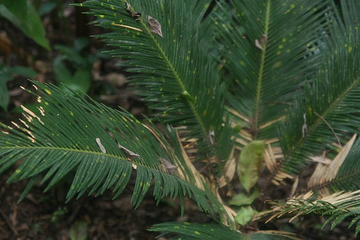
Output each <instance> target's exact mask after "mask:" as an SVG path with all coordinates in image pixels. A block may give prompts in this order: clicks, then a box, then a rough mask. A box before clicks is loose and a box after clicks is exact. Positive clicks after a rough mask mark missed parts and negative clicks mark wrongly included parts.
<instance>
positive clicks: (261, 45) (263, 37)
mask: <svg viewBox="0 0 360 240" xmlns="http://www.w3.org/2000/svg"><path fill="white" fill-rule="evenodd" d="M267 43H268V37H267V35H266V34H263V35H261V37H260V41H259V39H255V46H256V47H257V48H259V49H260V50H264V46H265V45H267Z"/></svg>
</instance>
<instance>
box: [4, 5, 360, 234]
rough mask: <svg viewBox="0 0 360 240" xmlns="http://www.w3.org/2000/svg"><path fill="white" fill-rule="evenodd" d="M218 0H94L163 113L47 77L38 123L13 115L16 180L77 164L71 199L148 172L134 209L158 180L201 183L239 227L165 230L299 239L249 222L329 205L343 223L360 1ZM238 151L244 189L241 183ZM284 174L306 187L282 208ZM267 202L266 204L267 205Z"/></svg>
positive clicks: (353, 165)
mask: <svg viewBox="0 0 360 240" xmlns="http://www.w3.org/2000/svg"><path fill="white" fill-rule="evenodd" d="M210 2H211V1H206V0H203V1H197V2H195V1H190V0H189V1H186V0H185V1H161V0H159V1H156V3H154V2H144V1H131V2H123V1H96V2H95V1H88V2H86V3H84V4H81V6H87V7H90V9H91V12H90V13H91V14H94V15H96V16H98V17H99V21H98V25H99V26H102V27H105V28H109V29H111V30H112V31H111V32H110V33H107V34H103V35H101V36H100V37H102V38H103V39H105V41H106V42H107V43H108V44H109V45H110V46H112V47H113V49H114V50H111V51H109V52H110V53H111V54H113V55H114V56H118V57H121V58H123V59H126V61H125V63H124V66H125V67H126V68H127V70H128V71H129V72H131V73H134V74H133V75H132V76H131V79H130V82H131V84H132V86H133V87H136V88H137V89H139V90H141V91H140V93H139V94H140V95H141V96H143V97H144V101H145V102H147V103H148V104H149V106H150V107H151V108H153V109H154V110H156V113H157V114H156V116H154V118H153V119H152V120H147V121H145V122H143V123H142V122H139V121H138V120H136V119H135V118H134V117H133V116H131V115H130V114H128V113H127V112H125V111H123V110H122V111H120V112H119V111H115V110H112V109H110V108H107V107H105V106H103V105H101V104H98V103H96V102H94V101H91V100H90V99H89V101H90V103H89V102H88V101H87V100H84V99H81V98H79V97H78V96H77V95H76V94H75V95H69V94H66V93H64V92H63V91H61V90H59V89H58V88H56V87H54V86H52V85H42V84H39V83H34V84H35V85H36V86H37V88H39V90H38V91H37V92H33V94H35V95H37V96H38V97H39V98H38V101H39V102H41V107H39V109H38V112H32V111H29V110H26V109H25V112H26V113H25V119H27V122H23V124H24V126H20V125H19V126H17V129H16V130H15V129H14V128H10V127H8V126H5V125H2V127H3V128H4V131H3V133H2V136H3V138H1V140H0V146H1V148H0V153H1V155H2V156H3V157H2V160H1V166H2V168H1V169H0V171H5V170H6V169H7V168H8V167H10V166H11V165H12V164H13V163H14V162H16V161H18V160H20V159H21V158H24V157H26V159H25V161H23V163H22V164H21V165H20V167H19V168H18V169H17V170H16V171H15V173H14V175H13V176H12V177H11V178H10V179H9V181H10V182H12V181H17V180H21V179H25V178H30V179H31V180H30V184H29V188H27V189H26V190H25V191H24V195H25V194H26V193H27V192H28V191H29V190H30V187H31V185H32V184H33V183H34V182H35V181H36V179H37V178H41V179H42V182H43V183H47V184H48V187H47V188H46V189H49V188H50V187H52V186H54V185H55V184H56V183H57V182H58V181H59V180H60V179H61V178H62V177H64V176H65V175H66V174H67V173H68V172H70V171H72V170H74V171H76V173H75V176H74V180H73V183H72V186H71V188H70V190H69V193H68V199H70V198H72V197H75V196H78V197H79V196H81V195H83V194H84V193H85V192H87V191H88V193H89V194H92V193H97V194H101V193H103V192H104V191H105V190H106V189H108V188H112V189H113V190H114V192H115V197H117V196H118V195H119V194H120V193H121V191H122V190H123V189H124V188H125V187H126V185H127V183H128V181H129V178H130V176H131V173H132V172H136V183H135V189H134V193H133V198H132V202H133V204H134V206H135V207H136V206H138V205H139V204H140V202H141V200H142V198H143V197H144V195H145V194H146V192H147V191H148V190H149V187H150V185H151V183H153V184H154V190H153V195H154V197H155V199H157V200H158V201H159V200H160V199H161V198H163V197H179V198H181V199H182V198H183V197H184V195H188V196H189V197H192V198H193V199H194V200H195V202H196V203H197V204H198V205H199V207H200V209H202V210H203V211H205V212H207V213H210V214H211V215H212V216H213V217H214V218H217V219H220V220H221V221H222V223H223V224H224V225H227V226H229V228H226V227H224V226H222V225H196V224H188V223H184V224H179V223H172V224H169V223H167V224H162V225H157V226H155V227H154V228H153V229H152V230H157V231H165V232H176V233H179V234H182V235H185V236H190V237H193V238H198V239H209V237H210V236H211V237H213V238H215V239H216V236H217V235H214V234H220V233H221V235H219V236H224V234H229V235H228V236H233V238H234V239H242V238H243V237H244V238H245V237H246V238H254V239H255V238H257V237H259V236H261V237H262V238H263V239H294V238H295V237H294V235H293V234H290V233H284V232H261V231H259V232H257V233H253V234H248V235H246V234H245V233H246V227H244V225H246V224H249V222H250V221H255V220H256V219H259V218H260V217H263V216H264V215H267V214H275V215H274V216H282V215H284V214H295V216H300V215H303V214H314V213H315V214H324V215H330V216H331V217H330V218H329V219H330V220H335V222H334V224H333V226H335V225H336V224H338V223H339V222H340V221H342V220H343V219H344V218H345V217H348V216H356V215H357V213H358V211H357V208H358V204H359V201H358V192H357V191H356V190H358V187H357V186H358V184H357V183H356V180H357V178H358V170H357V169H358V164H357V161H356V159H357V156H358V140H356V138H357V137H356V133H357V132H358V125H357V124H358V113H359V104H358V101H359V94H358V88H359V86H358V85H359V84H358V83H359V73H358V69H359V68H358V66H359V62H358V61H359V60H358V59H359V57H358V54H359V52H358V51H359V49H358V48H359V46H358V45H359V41H358V25H357V24H358V23H359V21H358V20H359V19H358V14H357V13H358V10H359V5H358V3H357V2H356V1H350V0H349V1H341V4H340V5H339V6H337V5H335V3H334V2H333V1H325V0H322V1H320V0H319V1H295V0H294V1H282V2H279V1H270V0H267V1H265V0H264V1H255V2H254V1H230V4H228V3H227V2H225V1H218V2H217V5H216V6H215V7H214V8H209V6H213V5H209V4H210ZM140 13H141V14H140ZM224 103H227V108H225V107H224ZM157 120H160V121H161V122H162V123H164V124H167V125H165V126H164V129H163V130H160V129H157V128H156V127H155V125H153V123H152V122H153V121H157ZM5 136H6V138H5ZM140 140H141V141H140ZM184 146H186V147H184ZM188 146H191V148H189V147H188ZM238 152H240V154H239V155H240V157H238V156H237V155H238V154H237V153H238ZM263 159H264V161H263ZM236 162H237V174H238V178H239V181H240V183H241V185H242V187H240V188H238V189H233V188H232V186H233V185H232V183H234V182H236V179H233V176H234V174H235V163H236ZM193 163H196V164H197V165H200V168H195V167H194V165H193ZM311 164H316V165H317V166H316V168H313V169H315V171H314V170H313V174H312V177H311V178H310V179H306V182H301V181H300V177H299V176H301V172H302V171H303V170H304V169H306V168H307V167H308V166H310V165H311ZM171 169H176V173H175V174H172V171H170V170H171ZM203 169H206V170H205V171H201V173H200V172H199V170H203ZM310 169H311V168H310ZM45 172H46V174H45V175H44V176H43V173H45ZM299 174H300V175H299ZM258 179H259V180H258ZM261 179H265V180H266V183H265V184H262V183H261V181H260V180H261ZM254 180H255V181H254ZM299 182H300V183H299ZM284 183H292V185H293V186H292V191H288V192H289V194H288V196H286V197H289V199H288V200H287V201H286V202H284V203H274V204H275V207H274V208H273V209H272V210H269V209H266V208H267V207H268V206H267V205H260V204H259V202H262V201H263V200H264V199H272V200H273V199H274V198H276V196H273V195H271V193H272V192H275V189H278V188H279V187H277V186H278V185H280V184H284ZM234 186H236V185H234ZM298 186H299V187H298ZM221 188H222V189H226V191H225V192H226V193H228V194H229V195H231V193H232V192H241V194H242V195H241V194H239V195H236V194H233V195H234V198H233V199H232V200H230V201H229V203H231V204H233V205H236V206H238V207H239V209H235V210H237V211H238V212H237V213H236V212H234V209H230V208H229V207H228V206H227V205H226V203H225V202H224V200H223V199H226V198H225V197H224V194H222V193H223V192H222V191H219V189H221ZM290 188H291V186H288V189H289V190H290ZM269 189H271V190H273V191H272V192H271V193H269V192H267V191H268V190H269ZM300 191H303V192H304V193H306V194H301V195H299V192H300ZM341 191H347V192H348V193H344V192H341ZM333 192H335V195H331V193H333ZM220 193H221V194H220ZM24 195H23V196H24ZM339 196H340V197H339ZM255 199H258V202H254V200H255ZM255 209H257V210H258V211H261V213H260V214H259V215H256V216H255V214H256V211H255ZM358 220H359V219H358V218H357V217H354V218H353V224H357V223H358ZM251 224H253V223H250V226H251ZM239 225H241V226H239ZM235 228H237V229H240V230H241V232H243V233H240V232H236V231H233V230H232V229H235ZM174 229H176V230H174ZM213 232H214V234H212V233H213Z"/></svg>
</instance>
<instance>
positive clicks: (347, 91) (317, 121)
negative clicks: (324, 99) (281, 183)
mask: <svg viewBox="0 0 360 240" xmlns="http://www.w3.org/2000/svg"><path fill="white" fill-rule="evenodd" d="M359 81H360V78H357V79H356V80H355V81H354V82H353V84H351V85H350V87H348V88H347V89H346V90H345V91H344V92H343V93H342V94H341V95H340V96H339V97H337V98H336V100H335V101H333V102H332V104H330V105H329V107H328V108H327V109H326V110H325V111H324V113H323V114H321V115H320V114H319V113H318V114H319V115H320V116H321V117H322V118H323V119H326V116H327V115H328V114H329V113H330V112H331V111H332V110H333V109H335V108H336V106H337V105H338V103H339V102H341V101H342V100H343V99H344V98H345V97H346V96H347V95H348V93H349V92H350V91H351V90H352V89H353V88H354V87H355V86H356V85H357V84H359ZM321 123H323V120H322V119H321V118H320V117H317V119H316V120H315V121H314V123H313V124H312V125H311V126H310V128H309V129H308V131H307V135H312V134H313V133H314V132H315V131H316V129H317V127H318V126H319V125H320V124H321ZM306 139H307V138H306V137H302V138H300V139H299V140H298V141H297V142H295V143H294V146H295V147H294V148H293V149H291V150H290V151H289V153H288V154H287V155H288V156H291V155H292V153H293V152H295V151H296V149H298V148H299V147H300V146H301V145H302V144H303V143H304V142H305V140H306ZM290 158H291V157H290Z"/></svg>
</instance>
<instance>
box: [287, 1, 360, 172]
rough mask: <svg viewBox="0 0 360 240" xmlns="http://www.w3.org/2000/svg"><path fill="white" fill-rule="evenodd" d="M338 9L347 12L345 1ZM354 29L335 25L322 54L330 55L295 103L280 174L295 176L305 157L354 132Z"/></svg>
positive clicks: (357, 102)
mask: <svg viewBox="0 0 360 240" xmlns="http://www.w3.org/2000/svg"><path fill="white" fill-rule="evenodd" d="M349 2H351V1H349ZM342 6H343V9H345V10H346V9H347V8H348V5H347V4H346V2H343V5H342ZM353 7H355V6H353ZM359 10H360V8H358V11H359ZM343 14H344V15H346V16H348V15H352V14H354V17H357V18H358V16H356V15H355V12H344V13H343ZM356 14H357V13H356ZM348 18H350V17H349V16H348ZM356 24H358V21H355V22H354V23H352V24H351V25H347V24H345V25H343V24H342V23H341V21H339V22H335V23H334V28H333V30H332V31H331V36H333V42H330V43H329V46H331V51H329V49H328V50H326V51H329V52H327V53H326V54H325V56H324V62H323V65H322V67H321V68H320V69H319V71H317V74H316V75H315V76H314V78H313V81H312V83H311V84H309V86H308V87H307V91H306V95H305V99H302V98H300V99H299V101H298V102H296V103H295V105H294V107H293V108H292V114H291V115H290V117H289V118H288V119H287V121H286V122H285V123H284V126H283V128H282V131H281V132H280V134H281V136H283V137H282V138H281V143H282V148H283V151H284V154H285V155H286V158H285V161H284V162H283V165H282V168H281V170H282V171H285V172H288V173H292V174H296V173H298V172H299V171H300V170H301V169H303V168H304V167H305V166H307V165H308V164H309V163H311V161H307V160H308V159H309V157H311V156H314V155H320V154H321V153H322V152H323V151H324V150H325V149H332V148H334V147H333V146H332V144H333V143H337V144H342V143H344V142H346V141H347V140H348V139H349V138H350V137H351V134H349V133H357V132H358V123H359V120H358V119H359V113H360V97H359V96H360V84H359V83H360V81H359V79H360V71H359V67H360V62H359V58H360V49H359V48H360V46H359V43H360V38H359V32H358V30H357V25H356ZM304 102H305V104H304ZM304 118H305V119H304Z"/></svg>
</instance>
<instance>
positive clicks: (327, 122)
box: [314, 111, 342, 147]
mask: <svg viewBox="0 0 360 240" xmlns="http://www.w3.org/2000/svg"><path fill="white" fill-rule="evenodd" d="M314 113H315V115H316V116H318V117H319V118H320V119H321V120H323V122H324V123H325V124H326V125H327V126H328V127H329V128H330V130H331V131H332V132H333V134H334V136H335V137H336V140H337V141H338V144H339V145H340V147H342V145H341V143H340V140H339V138H338V136H337V135H336V133H335V131H334V129H333V128H332V127H331V126H330V124H329V123H328V122H327V121H326V120H325V119H324V118H323V117H322V116H320V114H318V113H317V112H315V111H314Z"/></svg>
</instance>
